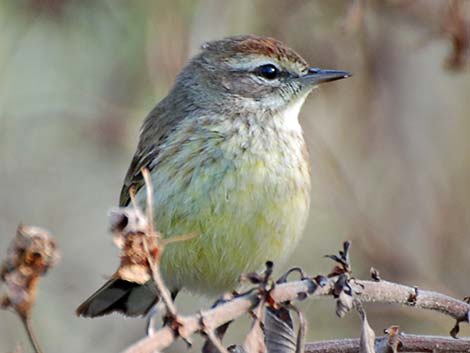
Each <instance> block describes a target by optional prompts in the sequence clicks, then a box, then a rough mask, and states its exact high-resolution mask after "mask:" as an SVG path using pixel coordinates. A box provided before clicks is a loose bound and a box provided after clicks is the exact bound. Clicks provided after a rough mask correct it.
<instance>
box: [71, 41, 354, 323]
mask: <svg viewBox="0 0 470 353" xmlns="http://www.w3.org/2000/svg"><path fill="white" fill-rule="evenodd" d="M349 76H351V74H350V73H348V72H346V71H340V70H327V69H319V68H316V67H310V66H309V65H308V64H307V62H306V61H305V60H304V59H303V58H302V57H301V56H300V55H299V54H298V53H297V52H295V51H294V50H293V49H291V48H290V47H288V46H287V45H285V44H284V43H282V42H281V41H279V40H276V39H273V38H270V37H262V36H256V35H238V36H232V37H227V38H223V39H220V40H215V41H210V42H207V43H205V44H203V45H202V47H201V49H200V52H199V53H197V54H196V55H195V56H194V57H193V58H192V59H191V60H189V62H188V63H187V64H186V66H185V67H184V68H183V69H182V71H181V72H180V73H179V74H178V76H177V78H176V80H175V83H174V86H173V87H172V88H171V90H170V91H169V93H168V95H167V96H166V97H165V98H163V99H162V100H161V101H160V102H159V103H158V104H157V105H156V106H155V108H154V109H153V110H151V111H150V113H149V114H148V115H147V117H146V119H145V120H144V122H143V125H142V127H141V130H140V136H139V142H138V145H137V150H136V152H135V155H134V157H133V159H132V162H131V164H130V167H129V169H128V172H127V175H126V177H125V180H124V185H123V187H122V191H121V194H120V201H119V205H120V206H121V207H126V206H129V205H130V194H129V192H130V190H131V189H133V190H135V192H136V195H135V196H136V200H137V201H138V203H139V204H142V205H145V199H146V190H145V187H144V178H143V175H142V168H147V169H148V170H149V171H150V176H151V182H152V186H153V190H154V191H153V195H152V196H153V215H154V221H155V227H156V229H157V230H158V231H159V232H160V233H161V234H162V235H163V237H164V238H168V239H171V238H172V237H175V236H179V235H182V234H190V233H191V234H196V236H195V237H193V238H191V239H188V240H185V241H179V242H174V243H172V244H170V245H168V246H166V247H165V250H164V252H163V254H162V256H161V259H160V270H161V273H162V276H163V279H164V281H165V283H166V285H167V286H168V288H169V289H170V290H171V293H172V294H173V296H176V294H177V293H178V292H179V291H181V290H182V289H184V290H187V291H189V292H191V293H195V294H197V295H203V296H208V297H211V296H217V295H221V294H223V293H224V292H227V291H230V290H233V289H235V288H236V287H237V285H238V283H239V278H240V275H241V274H243V273H247V272H254V271H256V270H259V269H260V268H261V267H262V266H263V264H265V263H266V261H268V260H272V261H274V262H275V263H277V264H279V263H282V262H283V261H285V260H286V259H287V258H288V257H289V256H290V255H291V254H292V251H293V250H294V249H295V246H296V245H297V244H298V242H299V240H300V238H301V235H302V233H303V230H304V227H305V224H306V221H307V217H308V214H309V206H310V193H311V180H310V164H309V155H308V151H307V147H306V143H305V140H304V136H303V132H302V127H301V125H300V123H299V112H300V109H301V107H302V105H303V103H304V101H305V99H306V97H307V96H308V95H309V93H310V92H311V91H312V90H313V89H314V88H315V87H317V86H318V85H320V84H322V83H325V82H330V81H335V80H339V79H343V78H347V77H349ZM157 301H158V293H157V292H156V290H155V286H154V285H153V283H152V281H151V280H149V281H148V282H147V283H144V284H142V283H133V282H129V281H125V280H123V279H120V278H111V279H110V280H109V281H108V282H107V283H105V284H104V285H103V286H102V287H101V288H100V289H98V290H97V291H96V292H95V293H94V294H93V295H92V296H91V297H90V298H89V299H87V300H86V301H85V302H84V303H83V304H82V305H81V306H80V307H79V308H78V309H77V311H76V312H77V314H78V315H81V316H84V317H97V316H103V315H107V314H110V313H113V312H118V313H121V314H124V315H126V316H144V315H146V314H147V313H148V312H149V311H150V310H151V308H152V307H153V306H154V305H155V304H156V303H157Z"/></svg>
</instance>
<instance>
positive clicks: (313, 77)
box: [299, 67, 352, 86]
mask: <svg viewBox="0 0 470 353" xmlns="http://www.w3.org/2000/svg"><path fill="white" fill-rule="evenodd" d="M351 76H352V75H351V74H350V73H349V72H346V71H339V70H322V69H319V68H316V67H310V68H309V69H308V71H307V73H305V74H304V75H302V76H300V77H299V79H300V81H301V82H302V83H304V84H306V85H309V86H316V85H319V84H321V83H325V82H330V81H336V80H341V79H343V78H348V77H351Z"/></svg>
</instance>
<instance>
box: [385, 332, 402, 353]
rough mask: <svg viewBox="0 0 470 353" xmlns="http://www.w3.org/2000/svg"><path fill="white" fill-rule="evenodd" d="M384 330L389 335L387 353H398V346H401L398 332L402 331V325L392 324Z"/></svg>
mask: <svg viewBox="0 0 470 353" xmlns="http://www.w3.org/2000/svg"><path fill="white" fill-rule="evenodd" d="M384 332H385V333H386V334H387V335H388V340H387V346H386V347H385V353H397V352H398V347H399V346H400V339H399V336H398V334H399V333H400V326H397V325H392V326H390V327H389V328H387V329H385V330H384Z"/></svg>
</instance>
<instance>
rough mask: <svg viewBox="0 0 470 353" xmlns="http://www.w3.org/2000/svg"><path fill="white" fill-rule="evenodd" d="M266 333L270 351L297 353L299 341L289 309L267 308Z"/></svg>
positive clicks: (271, 352)
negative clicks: (296, 337) (297, 340)
mask: <svg viewBox="0 0 470 353" xmlns="http://www.w3.org/2000/svg"><path fill="white" fill-rule="evenodd" d="M264 333H265V335H266V338H265V341H266V347H267V350H268V352H269V353H295V351H296V346H297V342H296V339H295V333H294V324H293V322H292V318H291V316H290V313H289V311H288V310H287V309H285V308H283V307H282V308H279V309H274V308H267V309H266V318H265V321H264Z"/></svg>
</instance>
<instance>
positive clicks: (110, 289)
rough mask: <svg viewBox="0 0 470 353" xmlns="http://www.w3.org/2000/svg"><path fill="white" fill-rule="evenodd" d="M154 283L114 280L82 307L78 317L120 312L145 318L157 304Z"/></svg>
mask: <svg viewBox="0 0 470 353" xmlns="http://www.w3.org/2000/svg"><path fill="white" fill-rule="evenodd" d="M157 301H158V296H157V292H156V289H155V285H154V284H153V282H152V281H149V282H147V283H146V284H143V285H141V284H137V283H133V282H127V281H124V280H122V279H116V278H112V279H110V280H109V281H108V282H106V283H105V284H104V285H103V286H102V287H101V288H100V289H98V290H97V291H96V292H95V293H94V294H93V295H92V296H91V297H90V298H88V299H87V300H86V301H85V302H84V303H83V304H82V305H80V306H79V307H78V308H77V310H76V313H77V315H78V316H84V317H96V316H103V315H108V314H111V313H113V312H119V313H121V314H124V315H126V316H143V315H146V314H147V313H148V312H149V310H150V309H151V308H152V307H153V306H154V305H155V304H156V303H157Z"/></svg>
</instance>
